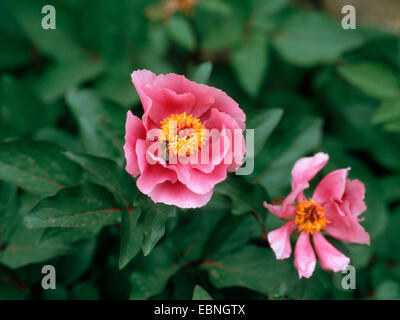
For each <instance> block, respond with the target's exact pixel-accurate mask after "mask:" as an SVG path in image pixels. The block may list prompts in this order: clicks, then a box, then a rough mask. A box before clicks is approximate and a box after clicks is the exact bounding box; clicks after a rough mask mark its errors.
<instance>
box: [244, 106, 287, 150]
mask: <svg viewBox="0 0 400 320" xmlns="http://www.w3.org/2000/svg"><path fill="white" fill-rule="evenodd" d="M282 115H283V110H282V109H267V110H265V111H262V112H261V113H257V114H256V115H254V116H253V117H252V118H251V119H250V120H249V121H248V122H247V128H248V129H254V156H257V155H258V154H260V152H261V151H262V149H263V148H264V146H265V144H266V142H267V140H268V138H269V136H270V135H271V133H272V131H274V129H275V128H276V126H277V125H278V123H279V121H280V120H281V118H282Z"/></svg>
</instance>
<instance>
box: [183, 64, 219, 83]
mask: <svg viewBox="0 0 400 320" xmlns="http://www.w3.org/2000/svg"><path fill="white" fill-rule="evenodd" d="M212 68H213V65H212V63H211V62H210V61H207V62H203V63H201V64H199V65H198V66H196V68H194V70H193V71H192V72H191V74H190V76H189V78H190V79H191V80H192V81H195V82H197V83H207V82H208V80H209V79H210V75H211V71H212Z"/></svg>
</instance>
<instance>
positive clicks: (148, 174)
mask: <svg viewBox="0 0 400 320" xmlns="http://www.w3.org/2000/svg"><path fill="white" fill-rule="evenodd" d="M148 146H149V142H148V141H144V140H138V143H137V144H136V152H137V154H138V157H139V167H140V169H141V175H140V177H139V178H138V179H137V181H136V184H137V187H138V189H139V190H140V191H141V192H143V193H144V194H147V195H149V194H150V193H151V192H152V191H153V189H154V188H155V187H156V186H157V185H158V184H160V183H163V182H165V181H170V182H173V183H174V182H176V181H177V176H176V172H175V171H173V170H171V169H169V168H166V167H164V166H163V165H161V164H160V163H155V164H149V163H148V162H147V160H146V153H148Z"/></svg>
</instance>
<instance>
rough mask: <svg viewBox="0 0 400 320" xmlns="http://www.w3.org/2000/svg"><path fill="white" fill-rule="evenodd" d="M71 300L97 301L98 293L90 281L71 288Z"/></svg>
mask: <svg viewBox="0 0 400 320" xmlns="http://www.w3.org/2000/svg"><path fill="white" fill-rule="evenodd" d="M71 295H72V299H73V300H99V299H100V292H99V290H98V289H97V287H96V285H95V284H94V283H93V282H91V281H86V282H81V283H78V284H76V285H75V286H74V287H73V288H72V292H71Z"/></svg>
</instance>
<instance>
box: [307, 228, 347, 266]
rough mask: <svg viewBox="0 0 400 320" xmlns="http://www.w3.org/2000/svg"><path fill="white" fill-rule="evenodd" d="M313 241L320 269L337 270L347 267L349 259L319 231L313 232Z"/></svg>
mask: <svg viewBox="0 0 400 320" xmlns="http://www.w3.org/2000/svg"><path fill="white" fill-rule="evenodd" d="M313 243H314V247H315V251H316V252H317V256H318V259H319V262H320V264H321V267H322V269H324V270H332V271H333V272H338V271H342V270H344V269H346V268H347V266H348V265H349V263H350V259H349V258H348V257H346V256H345V255H344V254H343V253H341V252H340V251H338V250H337V249H336V248H335V247H334V246H333V245H331V244H330V243H329V242H328V241H327V240H326V239H325V237H324V236H323V235H322V233H321V232H316V233H314V234H313Z"/></svg>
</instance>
